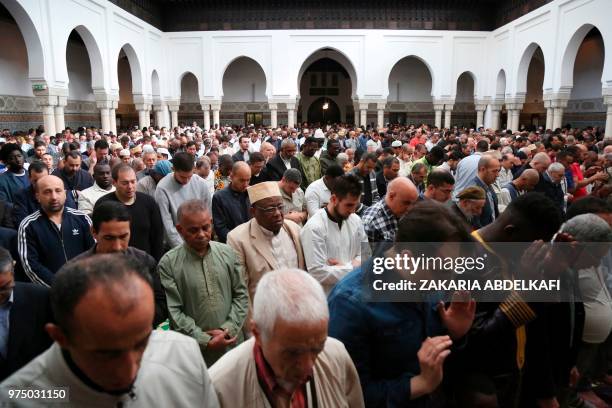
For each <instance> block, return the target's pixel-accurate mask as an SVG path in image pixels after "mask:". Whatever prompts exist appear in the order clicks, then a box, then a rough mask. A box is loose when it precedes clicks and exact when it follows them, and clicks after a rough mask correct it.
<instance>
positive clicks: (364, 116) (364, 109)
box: [359, 103, 368, 129]
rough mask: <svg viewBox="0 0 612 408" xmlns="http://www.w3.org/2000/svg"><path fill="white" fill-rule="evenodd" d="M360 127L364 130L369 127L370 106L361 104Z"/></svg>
mask: <svg viewBox="0 0 612 408" xmlns="http://www.w3.org/2000/svg"><path fill="white" fill-rule="evenodd" d="M359 125H360V126H361V127H363V128H364V129H365V128H366V127H367V126H368V104H367V103H359Z"/></svg>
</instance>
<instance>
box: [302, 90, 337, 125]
mask: <svg viewBox="0 0 612 408" xmlns="http://www.w3.org/2000/svg"><path fill="white" fill-rule="evenodd" d="M307 117H308V122H312V123H322V124H323V123H340V122H341V118H340V108H339V107H338V104H337V103H336V102H334V100H333V99H331V98H326V97H321V98H319V99H316V100H315V101H314V102H313V103H312V104H311V105H310V107H309V108H308V116H307Z"/></svg>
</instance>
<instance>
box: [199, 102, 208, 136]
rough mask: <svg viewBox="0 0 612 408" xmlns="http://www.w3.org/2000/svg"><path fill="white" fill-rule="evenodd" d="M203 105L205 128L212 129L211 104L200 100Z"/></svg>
mask: <svg viewBox="0 0 612 408" xmlns="http://www.w3.org/2000/svg"><path fill="white" fill-rule="evenodd" d="M200 105H201V106H202V115H203V117H204V130H209V129H210V104H209V103H207V102H205V101H200Z"/></svg>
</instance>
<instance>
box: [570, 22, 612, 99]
mask: <svg viewBox="0 0 612 408" xmlns="http://www.w3.org/2000/svg"><path fill="white" fill-rule="evenodd" d="M593 28H597V27H596V26H594V25H593V24H584V25H582V26H581V27H580V28H578V29H577V30H576V32H575V33H574V35H572V37H571V38H570V40H569V42H568V43H567V46H566V47H565V52H564V53H563V59H562V60H561V88H572V87H573V86H574V64H575V63H576V56H577V55H578V50H579V49H580V46H581V45H582V41H584V38H585V37H586V35H587V34H588V33H589V31H591V30H592V29H593ZM597 31H599V33H600V35H601V30H599V28H597ZM602 38H603V35H602ZM603 40H604V41H603V43H604V44H603V45H604V55H605V52H606V41H605V38H603ZM602 74H603V73H602Z"/></svg>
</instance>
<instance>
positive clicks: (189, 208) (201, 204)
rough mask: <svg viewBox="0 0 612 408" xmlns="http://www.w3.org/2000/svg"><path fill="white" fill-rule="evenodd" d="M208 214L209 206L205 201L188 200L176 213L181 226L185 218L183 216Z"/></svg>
mask: <svg viewBox="0 0 612 408" xmlns="http://www.w3.org/2000/svg"><path fill="white" fill-rule="evenodd" d="M200 211H203V212H208V211H209V210H208V206H207V205H206V202H205V201H204V200H199V199H195V200H187V201H184V202H183V203H182V204H181V205H180V206H179V208H178V210H177V211H176V220H177V221H178V223H179V224H180V222H181V219H182V218H183V214H191V213H195V212H200Z"/></svg>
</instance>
